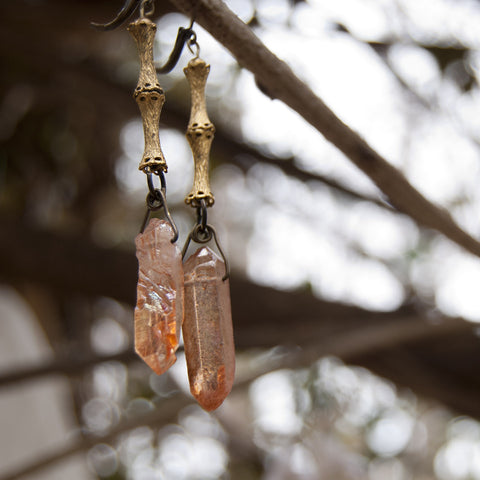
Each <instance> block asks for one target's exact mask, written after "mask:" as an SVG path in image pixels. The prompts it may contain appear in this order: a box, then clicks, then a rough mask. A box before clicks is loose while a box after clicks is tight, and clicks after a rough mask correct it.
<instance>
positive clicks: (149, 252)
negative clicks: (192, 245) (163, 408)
mask: <svg viewBox="0 0 480 480" xmlns="http://www.w3.org/2000/svg"><path fill="white" fill-rule="evenodd" d="M173 236H174V233H173V229H172V227H171V226H170V224H169V223H168V222H166V221H165V220H159V219H158V218H153V219H152V220H150V222H149V224H148V226H147V228H146V229H145V230H144V232H143V233H140V234H139V235H137V237H136V239H135V245H136V247H137V259H138V265H139V268H138V284H137V305H136V307H135V351H136V352H137V353H138V355H139V356H140V357H141V358H142V359H143V361H144V362H145V363H146V364H147V365H148V366H149V367H150V368H151V369H152V370H153V371H154V372H155V373H156V374H157V375H161V374H162V373H164V372H166V371H167V370H168V369H169V368H170V367H171V366H172V365H173V364H174V363H175V360H176V359H177V358H176V356H175V351H176V350H177V348H178V343H179V340H180V331H181V327H182V321H183V266H182V255H181V253H180V250H179V249H178V247H177V246H176V245H174V244H172V243H171V240H172V238H173Z"/></svg>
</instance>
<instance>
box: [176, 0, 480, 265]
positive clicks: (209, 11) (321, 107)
mask: <svg viewBox="0 0 480 480" xmlns="http://www.w3.org/2000/svg"><path fill="white" fill-rule="evenodd" d="M170 2H171V3H172V4H173V5H175V6H176V7H177V8H178V9H179V10H180V11H181V12H183V13H185V14H186V15H188V16H192V15H195V19H196V21H197V22H198V23H199V24H200V25H202V26H203V27H204V28H205V29H206V30H208V31H209V32H210V33H211V34H212V35H213V36H214V37H215V38H216V39H217V41H219V42H220V43H221V44H222V45H224V46H225V47H226V48H227V49H228V50H230V52H231V53H232V54H233V56H234V57H235V58H236V59H237V61H238V62H239V64H240V65H241V66H242V67H244V68H246V69H248V70H250V71H251V72H252V73H253V74H254V75H255V79H256V82H257V83H258V84H259V85H261V86H262V88H263V89H264V90H266V91H267V92H268V95H269V96H271V97H272V98H275V99H279V100H281V101H283V102H284V103H285V104H287V105H288V106H289V107H291V108H292V109H293V110H295V111H296V112H298V113H299V114H300V115H301V116H302V117H303V118H304V119H305V120H306V121H307V122H309V123H310V124H311V125H313V126H314V127H315V128H316V129H317V130H318V131H319V132H320V133H321V134H322V135H323V136H324V137H325V138H326V139H327V140H328V141H330V142H331V143H333V144H334V145H335V146H336V147H337V148H338V149H339V150H341V151H342V152H343V153H344V154H345V155H346V156H347V157H348V158H349V159H350V160H351V161H352V162H353V163H354V164H355V165H356V166H357V167H358V168H360V169H361V170H362V171H363V172H364V173H365V174H366V175H368V177H370V179H371V180H372V181H373V182H374V183H375V184H376V185H377V186H378V187H379V188H380V190H382V191H383V193H385V195H387V197H388V199H389V201H390V202H391V203H392V204H393V205H394V206H395V207H396V208H398V209H399V210H400V211H402V212H404V213H406V214H407V215H409V216H410V217H411V218H412V219H414V220H415V221H416V222H417V223H418V224H419V225H422V226H424V227H427V228H432V229H434V230H437V231H438V232H440V233H443V234H444V235H445V236H446V237H447V238H449V239H450V240H452V241H453V242H455V243H457V244H458V245H460V246H462V247H463V248H465V249H466V250H468V251H469V252H471V253H473V254H474V255H477V256H480V242H478V241H477V240H476V239H474V238H473V237H472V236H471V235H469V234H468V233H466V232H465V231H464V230H462V229H461V228H460V227H459V226H458V225H457V224H456V223H455V221H454V220H453V219H452V217H451V216H450V214H449V213H448V212H447V211H446V210H444V209H441V208H439V207H437V206H436V205H434V204H433V203H431V202H430V201H428V200H427V199H426V198H425V197H424V196H423V195H422V194H421V193H420V192H419V191H418V190H416V189H415V188H413V187H412V185H411V184H410V183H409V182H408V181H407V179H406V178H405V177H404V175H403V174H402V173H401V172H400V171H399V170H397V169H396V168H395V167H393V166H392V165H391V164H390V163H388V162H387V161H386V160H385V159H384V158H383V157H381V156H380V155H379V154H378V153H377V152H376V151H375V150H374V149H373V148H372V147H370V145H368V143H367V142H366V141H365V140H364V139H363V138H361V137H360V136H359V135H358V134H357V133H356V132H354V131H353V130H352V129H351V128H349V127H348V126H347V125H345V124H344V123H343V122H342V121H341V120H340V119H339V118H338V117H337V116H336V115H335V114H334V113H333V112H332V111H331V110H330V109H329V108H328V107H327V106H326V105H325V103H324V102H323V101H322V100H321V99H320V98H318V97H317V96H316V95H315V93H314V92H313V91H312V90H311V88H310V87H309V86H308V85H306V84H305V83H304V82H302V81H301V80H300V79H299V78H298V77H297V76H296V75H295V74H294V73H293V71H292V70H291V68H290V67H289V66H288V65H287V64H286V63H285V62H283V61H281V60H280V59H279V58H278V57H276V56H275V55H274V54H273V53H272V52H271V51H269V50H268V49H267V48H266V47H265V45H263V43H262V42H261V41H260V40H259V39H258V37H257V36H256V35H255V34H254V33H253V31H252V30H251V29H250V28H249V27H248V26H247V25H245V24H244V23H243V22H242V21H241V20H240V19H239V18H238V17H237V16H236V15H235V14H234V13H233V12H232V11H231V10H230V9H229V8H228V7H227V6H226V5H225V4H224V3H223V2H222V1H220V0H170Z"/></svg>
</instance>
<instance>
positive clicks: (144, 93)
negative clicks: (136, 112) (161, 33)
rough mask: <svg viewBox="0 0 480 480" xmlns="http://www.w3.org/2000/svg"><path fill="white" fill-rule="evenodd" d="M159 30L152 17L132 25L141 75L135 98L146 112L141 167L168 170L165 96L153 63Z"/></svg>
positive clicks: (142, 111) (143, 118)
mask: <svg viewBox="0 0 480 480" xmlns="http://www.w3.org/2000/svg"><path fill="white" fill-rule="evenodd" d="M156 30H157V26H156V25H155V23H153V22H152V21H151V20H149V19H148V18H140V19H138V20H136V21H135V22H132V23H131V24H130V25H129V26H128V31H129V32H130V33H131V34H132V36H133V38H134V39H135V43H136V44H137V49H138V54H139V56H140V75H139V77H138V83H137V87H136V88H135V92H134V94H133V97H134V98H135V100H136V102H137V104H138V107H139V108H140V113H141V115H142V121H143V134H144V137H145V149H144V151H143V157H142V160H141V162H140V165H139V167H138V168H139V169H140V170H145V171H146V170H149V171H163V172H166V171H167V162H166V161H165V157H164V156H163V152H162V148H161V146H160V138H159V136H158V129H159V125H160V114H161V112H162V107H163V104H164V102H165V95H164V93H163V89H162V87H161V86H160V84H159V83H158V79H157V74H156V71H155V63H154V62H153V41H154V38H155V32H156Z"/></svg>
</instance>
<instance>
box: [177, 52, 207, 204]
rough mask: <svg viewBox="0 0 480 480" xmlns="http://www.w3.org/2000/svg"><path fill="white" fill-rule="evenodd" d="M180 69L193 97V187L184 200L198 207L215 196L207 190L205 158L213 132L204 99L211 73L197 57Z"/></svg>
mask: <svg viewBox="0 0 480 480" xmlns="http://www.w3.org/2000/svg"><path fill="white" fill-rule="evenodd" d="M183 71H184V73H185V76H186V77H187V80H188V83H189V84H190V93H191V97H192V107H191V110H190V121H189V122H188V128H187V134H186V136H187V139H188V142H189V143H190V147H191V149H192V153H193V161H194V163H195V175H194V180H193V188H192V190H191V192H190V193H189V194H188V195H187V196H186V197H185V203H187V204H190V205H191V206H192V207H199V206H200V205H201V203H200V202H201V200H205V204H206V205H207V206H211V205H213V203H214V201H215V198H214V196H213V194H212V192H211V191H210V181H209V175H208V159H209V155H210V146H211V144H212V141H213V136H214V134H215V126H214V125H213V123H212V122H210V119H209V118H208V113H207V106H206V102H205V84H206V82H207V77H208V74H209V72H210V65H207V64H206V63H205V62H204V61H203V60H202V59H200V58H194V59H193V60H190V62H189V63H188V65H187V67H186V68H184V69H183Z"/></svg>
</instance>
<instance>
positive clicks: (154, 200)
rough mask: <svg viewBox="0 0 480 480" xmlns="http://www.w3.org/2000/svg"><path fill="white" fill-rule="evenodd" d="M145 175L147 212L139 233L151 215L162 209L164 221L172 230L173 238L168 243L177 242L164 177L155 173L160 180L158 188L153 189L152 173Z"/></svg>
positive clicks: (161, 173) (176, 229)
mask: <svg viewBox="0 0 480 480" xmlns="http://www.w3.org/2000/svg"><path fill="white" fill-rule="evenodd" d="M146 174H147V185H148V194H147V198H146V200H145V203H146V205H147V211H146V213H145V217H144V219H143V223H142V226H141V228H140V233H143V232H144V230H145V228H146V227H147V225H148V221H149V220H150V215H151V213H152V212H155V211H157V210H160V209H162V208H163V214H164V216H165V219H166V220H167V222H168V223H169V224H170V226H171V227H172V230H173V237H172V239H171V240H170V241H171V242H172V243H175V242H176V241H177V240H178V228H177V226H176V225H175V222H174V221H173V218H172V216H171V214H170V210H169V209H168V204H167V197H166V194H167V184H166V182H165V175H164V174H163V172H162V171H158V172H155V175H157V176H158V177H159V178H160V188H157V187H155V185H154V182H153V175H154V173H152V172H147V173H146Z"/></svg>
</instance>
